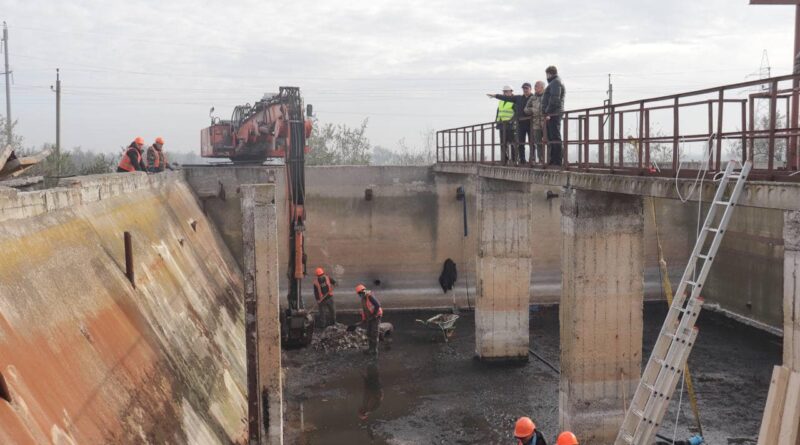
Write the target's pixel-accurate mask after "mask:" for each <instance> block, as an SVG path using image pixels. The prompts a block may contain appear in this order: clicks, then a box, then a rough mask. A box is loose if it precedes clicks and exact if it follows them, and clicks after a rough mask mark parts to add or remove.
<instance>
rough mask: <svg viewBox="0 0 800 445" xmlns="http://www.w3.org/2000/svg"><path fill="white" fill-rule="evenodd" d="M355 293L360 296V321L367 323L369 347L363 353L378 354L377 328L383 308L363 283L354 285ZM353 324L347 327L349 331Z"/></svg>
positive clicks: (353, 327)
mask: <svg viewBox="0 0 800 445" xmlns="http://www.w3.org/2000/svg"><path fill="white" fill-rule="evenodd" d="M356 293H357V294H358V296H359V297H360V298H361V323H367V338H368V339H369V349H367V350H366V351H364V353H365V354H369V355H378V334H379V332H378V328H379V327H380V325H381V318H382V317H383V309H382V308H381V304H380V303H379V302H378V299H377V298H375V296H374V295H372V291H371V290H369V289H367V287H366V286H364V285H363V284H359V285H358V286H356ZM353 329H355V325H353V326H350V327H348V330H349V331H351V330H353Z"/></svg>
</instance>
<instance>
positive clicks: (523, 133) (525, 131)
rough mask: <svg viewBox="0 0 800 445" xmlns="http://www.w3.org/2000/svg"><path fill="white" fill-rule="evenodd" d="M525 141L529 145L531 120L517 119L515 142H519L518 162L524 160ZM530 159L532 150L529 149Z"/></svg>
mask: <svg viewBox="0 0 800 445" xmlns="http://www.w3.org/2000/svg"><path fill="white" fill-rule="evenodd" d="M525 141H528V146H529V147H530V146H531V142H532V141H531V121H529V120H525V121H522V120H521V121H519V123H518V124H517V142H518V143H519V162H520V163H523V162H525ZM531 160H533V150H531Z"/></svg>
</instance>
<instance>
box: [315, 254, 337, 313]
mask: <svg viewBox="0 0 800 445" xmlns="http://www.w3.org/2000/svg"><path fill="white" fill-rule="evenodd" d="M316 275H317V276H316V278H314V297H315V298H316V299H317V307H319V325H320V327H322V328H327V327H328V326H332V325H334V324H336V306H334V304H333V286H335V285H336V280H334V279H333V278H331V277H329V276H328V274H326V273H325V270H324V269H322V268H321V267H318V268H317V270H316Z"/></svg>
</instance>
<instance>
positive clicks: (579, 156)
mask: <svg viewBox="0 0 800 445" xmlns="http://www.w3.org/2000/svg"><path fill="white" fill-rule="evenodd" d="M799 85H800V75H787V76H780V77H773V78H768V79H760V80H753V81H748V82H741V83H736V84H730V85H724V86H719V87H714V88H708V89H703V90H697V91H691V92H687V93H681V94H674V95H669V96H661V97H654V98H649V99H642V100H636V101H629V102H624V103H619V104H611V105H608V104H606V105H603V106H598V107H591V108H582V109H576V110H569V111H565V112H564V113H562V115H561V117H562V124H561V132H560V134H561V135H562V142H561V146H562V157H563V161H562V164H561V165H548V161H549V160H550V153H549V152H550V150H549V148H548V147H554V146H557V144H553V143H549V142H548V141H547V140H546V134H547V131H546V130H545V131H544V132H543V133H544V135H545V140H544V141H543V143H544V144H545V149H544V151H545V156H546V157H545V159H544V160H542V162H539V163H537V164H533V165H530V164H526V166H533V167H537V168H557V169H564V170H576V171H598V172H606V173H621V174H641V175H661V176H674V175H681V176H684V175H685V176H695V175H697V173H698V171H707V172H709V173H711V174H713V173H716V172H718V171H720V169H722V168H724V166H725V161H727V160H728V159H737V160H741V161H742V162H743V161H745V160H747V159H749V160H752V161H753V162H754V168H753V171H752V174H751V177H753V178H759V179H772V180H800V174H797V175H795V174H794V173H796V172H797V171H798V166H799V164H800V156H798V140H799V139H800V128H798V118H797V109H798V91H799V90H800V88H799V87H798V86H799ZM523 119H525V118H523ZM543 124H545V123H544V122H543ZM498 127H501V126H499V125H498V123H497V122H486V123H481V124H475V125H467V126H464V127H458V128H451V129H447V130H441V131H438V132H437V133H436V148H437V150H436V160H437V162H440V163H451V162H459V163H482V164H513V160H509V161H508V162H506V161H504V155H503V152H507V153H508V152H509V150H516V149H517V147H518V146H519V145H520V144H519V141H518V138H509V139H511V141H510V142H508V143H502V142H503V141H501V135H500V130H499V129H498ZM543 128H546V125H543ZM531 133H533V131H531ZM532 136H533V134H531V135H530V140H533V137H532ZM525 146H526V152H530V150H529V148H530V146H529V144H525Z"/></svg>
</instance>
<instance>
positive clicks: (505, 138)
mask: <svg viewBox="0 0 800 445" xmlns="http://www.w3.org/2000/svg"><path fill="white" fill-rule="evenodd" d="M486 96H488V97H493V98H496V99H499V100H500V102H499V103H498V104H497V114H496V117H495V122H497V124H496V125H497V129H498V130H500V152H501V155H500V157H501V159H502V160H503V164H507V163H508V156H509V154H511V156H512V158H514V159H516V157H517V156H516V154H514V153H512V152H511V150H512V141H514V135H515V130H514V90H512V89H511V87H510V86H508V85H506V86H504V87H503V94H502V95H500V94H492V93H487V94H486ZM492 148H493V149H494V147H492Z"/></svg>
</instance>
